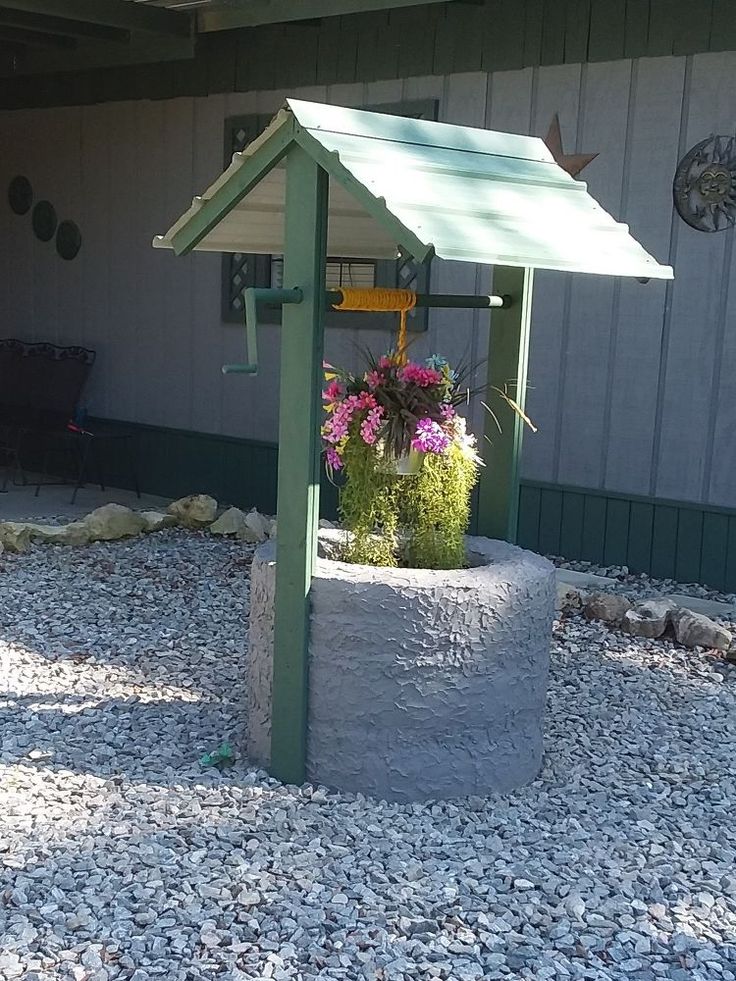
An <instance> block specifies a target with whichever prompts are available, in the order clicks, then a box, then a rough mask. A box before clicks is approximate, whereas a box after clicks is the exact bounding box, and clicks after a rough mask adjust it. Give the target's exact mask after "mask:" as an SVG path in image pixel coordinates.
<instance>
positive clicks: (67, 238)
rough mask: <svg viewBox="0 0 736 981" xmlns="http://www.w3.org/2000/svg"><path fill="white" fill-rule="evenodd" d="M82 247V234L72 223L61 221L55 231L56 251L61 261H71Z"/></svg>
mask: <svg viewBox="0 0 736 981" xmlns="http://www.w3.org/2000/svg"><path fill="white" fill-rule="evenodd" d="M81 247H82V234H81V232H80V231H79V228H78V227H77V225H75V224H74V222H73V221H68V220H65V221H62V222H60V223H59V227H58V228H57V229H56V251H57V252H58V253H59V255H60V256H61V258H62V259H68V260H70V259H73V258H74V257H75V256H76V255H77V253H78V252H79V250H80V249H81Z"/></svg>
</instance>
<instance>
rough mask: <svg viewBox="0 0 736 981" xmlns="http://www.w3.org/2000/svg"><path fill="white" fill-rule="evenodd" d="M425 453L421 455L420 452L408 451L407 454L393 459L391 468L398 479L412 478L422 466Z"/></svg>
mask: <svg viewBox="0 0 736 981" xmlns="http://www.w3.org/2000/svg"><path fill="white" fill-rule="evenodd" d="M426 455H427V454H426V453H422V451H421V450H409V452H408V453H403V454H402V455H401V456H399V457H394V459H393V461H392V462H393V466H394V472H395V473H396V474H397V476H399V477H414V476H416V474H418V473H419V471H420V470H421V469H422V467H423V466H424V458H425V457H426Z"/></svg>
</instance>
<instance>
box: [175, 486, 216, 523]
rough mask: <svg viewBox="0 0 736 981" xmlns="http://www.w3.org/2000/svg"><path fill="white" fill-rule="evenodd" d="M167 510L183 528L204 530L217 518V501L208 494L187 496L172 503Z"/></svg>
mask: <svg viewBox="0 0 736 981" xmlns="http://www.w3.org/2000/svg"><path fill="white" fill-rule="evenodd" d="M167 510H168V512H169V514H173V516H174V517H175V518H176V520H177V521H178V522H179V524H181V525H184V527H185V528H204V527H206V526H207V525H211V524H212V522H213V521H214V520H215V518H216V517H217V501H216V500H215V499H214V497H210V495H209V494H189V495H188V496H187V497H181V498H179V500H178V501H172V502H171V504H169V506H168V508H167Z"/></svg>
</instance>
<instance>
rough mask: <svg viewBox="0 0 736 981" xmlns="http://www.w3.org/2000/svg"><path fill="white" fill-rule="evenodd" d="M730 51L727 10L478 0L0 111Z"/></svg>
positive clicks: (230, 53)
mask: <svg viewBox="0 0 736 981" xmlns="http://www.w3.org/2000/svg"><path fill="white" fill-rule="evenodd" d="M735 49H736V5H734V3H733V0H485V2H484V3H483V2H481V3H446V4H443V3H433V4H428V5H424V6H415V7H410V8H399V9H395V10H390V11H389V10H387V11H373V12H366V13H360V14H350V15H343V16H340V17H325V18H323V19H322V20H321V21H319V22H311V21H310V22H307V23H304V24H272V25H265V26H263V27H255V28H247V29H243V30H236V31H222V32H216V33H214V34H205V35H201V36H200V37H199V38H198V41H197V49H196V55H195V57H194V58H192V59H189V60H185V61H168V62H159V63H153V64H142V65H126V66H117V67H111V68H96V69H92V70H88V71H79V70H77V71H69V72H56V73H53V74H45V75H44V74H38V75H18V76H15V77H9V78H6V79H3V82H2V85H1V86H0V108H7V109H16V108H25V107H32V106H61V105H64V106H68V105H85V104H91V103H98V102H111V101H116V100H121V99H170V98H175V97H177V96H187V95H189V96H195V95H208V94H209V93H216V92H245V91H268V90H271V89H279V90H293V89H295V88H297V87H299V86H304V85H332V84H336V83H345V82H371V81H377V80H379V79H392V78H408V77H412V76H418V75H447V74H451V73H456V72H468V71H489V72H490V71H505V70H508V69H515V68H525V67H529V66H536V65H557V64H576V63H579V62H581V61H611V60H616V59H620V58H629V57H645V56H656V55H662V56H666V55H684V54H696V53H698V52H704V51H728V50H735Z"/></svg>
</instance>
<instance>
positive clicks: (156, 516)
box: [138, 511, 176, 532]
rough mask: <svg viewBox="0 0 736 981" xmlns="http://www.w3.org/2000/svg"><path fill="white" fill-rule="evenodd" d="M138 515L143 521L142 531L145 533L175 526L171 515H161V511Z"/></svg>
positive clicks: (140, 512)
mask: <svg viewBox="0 0 736 981" xmlns="http://www.w3.org/2000/svg"><path fill="white" fill-rule="evenodd" d="M138 513H139V514H140V516H141V518H142V519H143V530H144V531H145V532H149V531H161V530H162V529H164V528H173V527H174V525H175V524H176V518H175V517H174V515H173V514H162V513H161V511H139V512H138Z"/></svg>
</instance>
